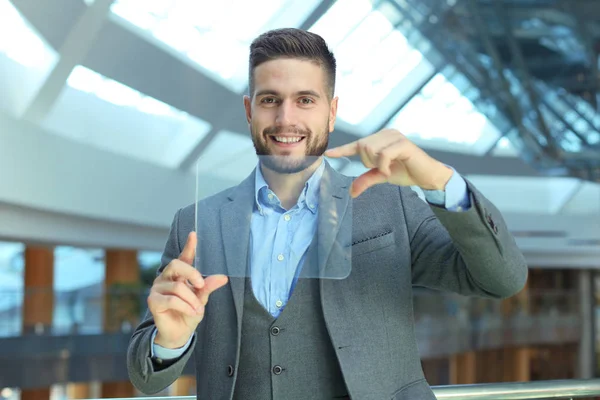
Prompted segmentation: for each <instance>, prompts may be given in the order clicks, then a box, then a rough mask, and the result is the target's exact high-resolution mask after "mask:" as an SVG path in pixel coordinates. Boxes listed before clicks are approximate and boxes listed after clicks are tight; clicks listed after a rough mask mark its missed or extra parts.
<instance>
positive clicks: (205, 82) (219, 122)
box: [17, 0, 540, 176]
mask: <svg viewBox="0 0 600 400" xmlns="http://www.w3.org/2000/svg"><path fill="white" fill-rule="evenodd" d="M17 1H19V2H21V3H23V4H31V0H29V1H28V0H17ZM57 1H60V3H61V5H62V7H65V9H67V10H69V9H72V8H79V9H81V12H83V11H84V10H85V8H84V7H85V5H83V3H82V2H81V1H80V0H57ZM36 4H39V3H38V2H36ZM44 4H47V3H44ZM48 7H49V6H48ZM82 7H83V8H82ZM46 8H47V7H46V6H45V5H44V6H43V7H39V8H35V7H32V6H27V7H25V6H23V7H21V8H20V10H21V12H22V13H23V15H24V17H25V18H27V19H28V20H29V21H30V22H31V23H32V24H33V25H34V26H35V28H36V29H37V30H38V32H40V33H41V34H42V35H43V36H44V37H45V39H46V40H47V41H48V42H49V44H50V45H51V46H53V47H54V48H56V49H58V48H60V46H61V45H62V44H63V43H62V42H63V41H64V38H66V37H67V34H68V32H69V31H70V27H72V26H73V25H74V24H75V22H76V20H77V18H78V16H79V15H80V14H81V12H80V13H71V12H64V13H62V14H61V13H56V12H53V11H52V10H49V11H48V10H46ZM50 8H52V7H50ZM45 12H49V13H50V14H51V15H52V16H53V17H52V20H51V23H48V22H47V21H45V20H44V18H43V15H44V13H45ZM64 27H68V28H67V29H65V28H64ZM65 31H66V32H65ZM46 35H47V36H46ZM61 37H62V38H63V40H62V41H61ZM82 65H83V66H85V67H87V68H89V69H91V70H93V71H95V72H97V73H99V74H102V75H104V76H106V77H108V78H111V79H114V80H116V81H118V82H120V83H122V84H124V85H127V86H129V87H131V88H132V89H135V90H138V91H140V92H141V93H144V94H145V95H148V96H151V97H153V98H156V99H157V100H160V101H162V102H164V103H166V104H169V105H171V106H173V107H175V108H177V109H179V110H182V111H184V112H187V113H189V114H190V115H193V116H195V117H197V118H200V119H202V120H205V121H207V122H208V123H210V124H211V126H212V127H213V129H215V130H218V131H220V130H227V131H230V132H235V133H238V134H242V135H248V134H249V133H248V125H247V122H246V119H245V116H244V109H243V101H242V100H243V98H242V95H240V94H239V93H235V92H233V91H231V90H229V89H228V88H226V87H224V86H223V85H222V84H220V83H218V82H216V81H215V80H213V79H211V78H210V77H208V76H207V75H206V74H204V73H202V72H201V71H200V69H199V68H197V67H195V66H194V65H193V64H192V63H191V62H188V61H185V60H183V58H182V57H176V56H174V55H173V53H172V52H170V51H167V50H166V49H165V48H164V47H163V46H161V45H159V44H156V43H150V41H149V40H147V39H145V38H143V37H142V36H141V35H138V34H136V33H134V32H133V31H132V30H131V29H128V28H126V27H125V25H122V24H120V23H117V22H115V19H112V18H109V19H107V20H106V22H105V23H104V24H103V26H102V28H101V31H100V33H99V34H98V36H97V38H96V40H95V41H94V42H93V44H92V45H91V47H90V49H89V51H88V52H87V55H86V57H85V59H84V60H83V61H82ZM357 139H359V137H357V136H356V135H353V134H351V133H349V132H346V131H344V130H342V129H336V130H335V132H334V133H333V134H332V135H331V139H330V145H331V146H339V145H342V144H346V143H348V142H351V141H354V140H357ZM428 152H429V153H430V154H431V155H432V156H434V157H436V158H437V159H439V160H442V161H443V162H446V163H448V164H449V165H453V166H455V167H456V168H457V170H460V171H461V172H463V173H477V174H492V175H526V176H537V175H540V173H539V172H538V171H536V170H535V169H534V168H533V167H531V166H530V165H528V164H527V163H526V162H525V161H523V160H521V159H518V158H512V157H511V158H496V157H491V156H490V157H478V156H470V155H466V154H461V153H455V152H445V151H437V150H428Z"/></svg>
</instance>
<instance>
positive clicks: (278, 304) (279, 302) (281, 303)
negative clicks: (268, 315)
mask: <svg viewBox="0 0 600 400" xmlns="http://www.w3.org/2000/svg"><path fill="white" fill-rule="evenodd" d="M275 305H276V306H277V308H281V306H282V305H283V301H281V300H277V301H276V302H275Z"/></svg>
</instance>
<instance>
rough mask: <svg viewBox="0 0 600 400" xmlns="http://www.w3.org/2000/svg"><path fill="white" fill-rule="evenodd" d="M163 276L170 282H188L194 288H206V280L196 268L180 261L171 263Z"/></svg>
mask: <svg viewBox="0 0 600 400" xmlns="http://www.w3.org/2000/svg"><path fill="white" fill-rule="evenodd" d="M161 275H162V276H163V277H164V278H166V279H170V280H183V281H188V282H189V283H191V284H192V286H194V287H195V288H198V289H202V288H203V287H204V278H202V275H201V274H200V272H199V271H198V270H197V269H196V268H194V267H192V266H191V265H189V264H186V263H184V262H182V261H180V260H173V261H171V263H170V264H169V265H167V267H166V268H165V269H164V270H163V272H162V274H161Z"/></svg>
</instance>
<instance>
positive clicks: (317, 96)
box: [296, 90, 321, 99]
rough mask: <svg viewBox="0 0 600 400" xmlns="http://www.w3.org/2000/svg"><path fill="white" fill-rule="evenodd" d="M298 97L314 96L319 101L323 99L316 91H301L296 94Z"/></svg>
mask: <svg viewBox="0 0 600 400" xmlns="http://www.w3.org/2000/svg"><path fill="white" fill-rule="evenodd" d="M296 94H297V95H298V96H313V97H316V98H318V99H320V98H321V96H320V95H319V93H317V92H315V91H314V90H301V91H299V92H298V93H296Z"/></svg>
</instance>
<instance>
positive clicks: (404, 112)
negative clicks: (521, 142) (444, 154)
mask: <svg viewBox="0 0 600 400" xmlns="http://www.w3.org/2000/svg"><path fill="white" fill-rule="evenodd" d="M388 127H391V128H396V129H398V130H399V131H401V132H403V133H404V134H405V135H406V136H407V137H409V138H410V139H411V140H412V141H414V142H415V143H416V144H417V145H421V146H423V147H426V148H434V149H438V150H446V151H448V150H450V151H455V152H461V153H468V154H477V155H482V154H484V153H486V152H487V151H488V150H489V149H490V148H491V147H492V146H493V145H494V144H495V143H496V142H497V141H498V139H499V138H500V136H501V133H500V131H498V129H497V128H496V127H495V126H494V125H493V124H492V123H490V121H489V120H488V119H487V118H486V117H485V116H484V115H483V114H482V113H480V112H479V111H478V110H477V109H476V108H475V107H474V106H473V104H472V102H471V101H470V100H469V99H468V98H467V97H466V96H464V95H462V94H461V92H460V91H459V90H458V89H457V87H456V86H455V85H454V84H452V82H451V81H449V80H448V79H447V78H446V77H445V76H444V75H443V74H441V73H439V74H436V75H435V77H433V78H432V79H431V81H429V82H428V83H427V85H425V86H424V87H423V89H422V90H421V91H420V92H419V93H418V94H417V95H416V96H414V97H413V98H412V99H411V100H410V101H409V103H408V104H407V105H406V106H405V107H403V108H402V109H401V110H400V111H399V112H398V113H397V114H396V115H395V116H394V117H393V118H392V119H391V120H390V123H389V125H388Z"/></svg>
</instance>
